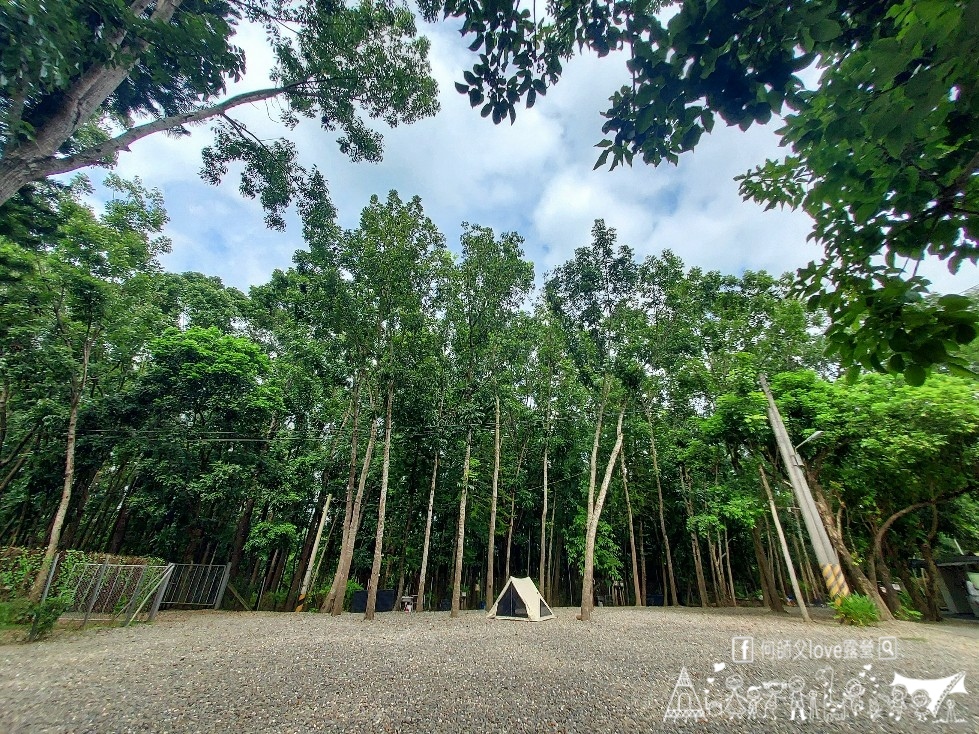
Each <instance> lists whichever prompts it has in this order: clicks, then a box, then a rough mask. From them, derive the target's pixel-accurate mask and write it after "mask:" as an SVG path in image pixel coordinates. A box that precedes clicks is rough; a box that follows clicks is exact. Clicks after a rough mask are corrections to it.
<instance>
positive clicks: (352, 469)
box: [320, 373, 373, 613]
mask: <svg viewBox="0 0 979 734" xmlns="http://www.w3.org/2000/svg"><path fill="white" fill-rule="evenodd" d="M360 382H361V377H360V374H359V373H358V374H356V375H355V376H354V388H353V397H352V398H351V405H352V408H353V426H352V428H351V431H352V432H351V434H350V466H349V469H348V471H347V496H346V501H345V504H344V507H343V531H342V533H341V538H340V557H339V558H338V559H337V568H336V571H335V572H334V575H333V583H332V584H330V591H329V592H327V595H326V599H324V600H323V604H322V606H321V607H320V611H321V612H331V613H332V611H333V604H334V602H335V601H336V598H337V593H338V589H337V581H339V578H340V566H341V565H342V563H343V556H344V553H345V552H346V550H347V541H348V539H349V538H350V527H351V525H352V522H353V512H354V487H355V486H356V485H357V450H358V442H359V437H360ZM371 428H372V429H373V426H372V427H371ZM371 435H373V430H372V431H371ZM368 463H369V462H368ZM345 593H346V590H344V594H345ZM342 599H343V597H342V596H341V602H340V604H341V607H342V605H343V601H342Z"/></svg>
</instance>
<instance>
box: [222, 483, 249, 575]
mask: <svg viewBox="0 0 979 734" xmlns="http://www.w3.org/2000/svg"><path fill="white" fill-rule="evenodd" d="M254 511H255V498H254V497H249V498H248V499H246V500H245V507H244V510H242V513H241V517H240V518H238V525H237V526H236V527H235V537H234V540H233V541H232V543H231V558H230V559H229V561H228V562H229V563H230V564H231V578H237V576H238V568H239V566H241V558H242V556H243V555H244V551H245V541H246V540H248V530H249V528H250V527H251V524H252V513H253V512H254Z"/></svg>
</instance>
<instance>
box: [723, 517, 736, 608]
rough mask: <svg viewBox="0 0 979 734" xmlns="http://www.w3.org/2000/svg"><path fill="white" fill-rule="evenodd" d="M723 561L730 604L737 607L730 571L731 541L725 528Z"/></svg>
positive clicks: (732, 575)
mask: <svg viewBox="0 0 979 734" xmlns="http://www.w3.org/2000/svg"><path fill="white" fill-rule="evenodd" d="M724 560H725V563H726V564H727V578H728V581H729V582H730V583H731V603H732V604H733V605H734V606H738V592H737V589H735V588H734V573H732V571H731V541H730V539H729V538H728V533H727V527H726V526H725V528H724Z"/></svg>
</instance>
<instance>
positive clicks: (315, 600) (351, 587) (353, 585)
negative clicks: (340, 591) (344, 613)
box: [306, 579, 364, 612]
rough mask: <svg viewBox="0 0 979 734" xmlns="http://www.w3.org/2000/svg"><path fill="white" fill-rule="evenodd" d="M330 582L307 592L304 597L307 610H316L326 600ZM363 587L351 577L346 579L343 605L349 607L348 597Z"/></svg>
mask: <svg viewBox="0 0 979 734" xmlns="http://www.w3.org/2000/svg"><path fill="white" fill-rule="evenodd" d="M331 588H332V587H331V585H330V584H326V585H325V586H321V587H320V588H318V589H316V590H315V591H313V592H312V593H310V594H308V595H307V597H306V611H307V612H318V611H319V610H320V606H322V604H323V602H325V601H326V597H327V596H329V594H330V589H331ZM363 588H364V587H363V586H361V585H360V584H358V583H357V582H356V581H354V580H353V579H349V580H348V581H347V593H346V594H344V596H343V604H344V607H347V608H349V607H350V599H351V598H352V597H353V595H354V592H355V591H361V590H362V589H363Z"/></svg>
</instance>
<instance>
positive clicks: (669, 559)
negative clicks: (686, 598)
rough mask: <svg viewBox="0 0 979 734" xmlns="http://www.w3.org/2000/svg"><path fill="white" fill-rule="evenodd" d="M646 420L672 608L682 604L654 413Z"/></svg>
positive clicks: (664, 591)
mask: <svg viewBox="0 0 979 734" xmlns="http://www.w3.org/2000/svg"><path fill="white" fill-rule="evenodd" d="M646 419H647V420H648V422H649V447H650V449H651V453H652V456H653V474H654V475H655V476H656V496H657V498H658V501H659V507H658V510H659V528H660V532H661V533H662V535H663V550H664V552H665V553H666V573H667V576H668V577H669V582H670V602H669V604H670V605H671V606H676V605H677V604H679V603H680V599H679V597H678V596H677V593H676V575H675V574H674V573H673V552H672V550H671V549H670V536H669V535H668V534H667V532H666V516H665V513H664V512H663V485H662V482H661V481H660V476H659V460H658V459H657V456H656V437H655V435H654V434H653V417H652V411H651V410H650V409H649V408H647V409H646ZM663 595H664V598H665V596H666V589H665V588H664V589H663Z"/></svg>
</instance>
